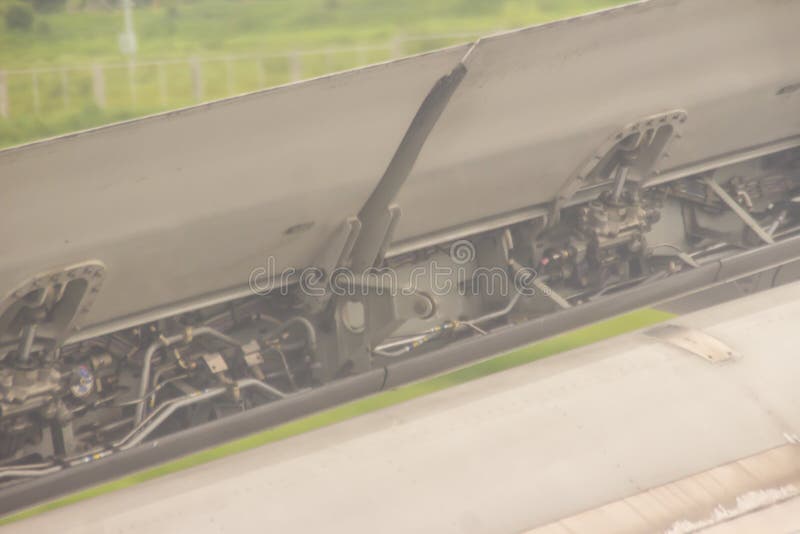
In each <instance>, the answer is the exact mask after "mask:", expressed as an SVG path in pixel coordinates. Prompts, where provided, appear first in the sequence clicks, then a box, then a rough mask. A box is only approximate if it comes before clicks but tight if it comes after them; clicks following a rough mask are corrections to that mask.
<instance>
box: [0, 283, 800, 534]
mask: <svg viewBox="0 0 800 534" xmlns="http://www.w3.org/2000/svg"><path fill="white" fill-rule="evenodd" d="M798 321H800V284H794V285H791V286H786V287H783V288H780V289H776V290H771V291H767V292H764V293H760V294H757V295H754V296H751V297H747V298H744V299H741V300H737V301H733V302H730V303H727V304H724V305H721V306H718V307H715V308H711V309H709V310H705V311H702V312H698V313H695V314H691V315H688V316H686V317H683V318H680V319H678V320H676V321H675V324H680V325H683V326H689V325H690V326H692V327H693V328H697V329H702V330H704V331H705V332H707V333H708V334H709V335H713V336H714V337H715V338H717V339H719V340H720V341H722V342H724V343H726V344H727V345H729V346H730V347H732V348H734V350H736V352H737V354H739V356H738V357H737V358H735V359H732V360H730V361H728V362H724V363H721V364H719V365H709V364H708V362H706V361H705V360H703V359H701V358H698V357H696V356H693V355H691V354H689V353H687V352H685V351H684V350H682V349H679V348H676V347H673V346H670V345H668V344H664V343H663V342H661V341H658V340H655V339H652V338H650V337H648V336H645V335H642V334H640V333H635V334H631V335H626V336H622V337H619V338H615V339H612V340H609V341H607V342H603V343H599V344H596V345H591V346H588V347H585V348H582V349H578V350H575V351H572V352H569V353H566V354H564V355H561V356H557V357H553V358H550V359H548V360H543V361H540V362H536V363H533V364H529V365H527V366H524V367H521V368H517V369H515V370H513V371H508V372H503V373H500V374H497V375H493V376H490V377H487V378H484V379H481V380H479V381H476V382H471V383H467V384H464V385H460V386H455V387H453V388H450V389H447V390H444V391H440V392H438V393H434V394H431V395H428V396H425V397H422V398H419V399H416V400H414V401H410V402H407V403H405V404H401V405H397V406H394V407H392V408H388V409H386V410H382V411H379V412H374V413H372V414H369V415H365V416H361V417H358V418H355V419H352V420H349V421H346V422H344V423H341V424H337V425H335V426H332V427H327V428H324V429H321V430H317V431H314V432H311V433H308V434H305V435H301V436H298V437H295V438H291V439H288V440H286V441H283V442H278V443H274V444H271V445H267V446H264V447H262V448H259V449H254V450H251V451H248V452H246V453H242V454H239V455H236V456H232V457H229V458H226V459H224V460H219V461H216V462H213V463H210V464H206V465H203V466H200V467H196V468H192V469H190V470H187V471H184V472H180V473H176V474H173V475H169V476H167V477H164V478H161V479H156V480H152V481H149V482H145V483H142V484H140V485H138V486H135V487H132V488H128V489H125V490H122V491H118V492H115V493H111V494H107V495H104V496H101V497H98V498H95V499H93V500H90V501H87V502H83V503H80V504H78V505H73V506H69V507H66V508H63V509H59V510H56V511H53V512H49V513H45V514H43V515H40V516H37V517H35V518H32V519H29V520H26V521H23V522H20V523H15V524H12V525H11V526H10V527H9V528H7V529H6V530H5V531H9V532H15V533H26V532H31V533H33V532H36V533H38V532H43V531H48V530H50V529H52V528H53V527H54V526H55V525H58V529H59V531H60V532H64V533H73V532H74V533H77V532H80V533H86V534H88V533H95V532H103V533H115V532H144V531H147V532H170V533H181V532H191V533H193V534H197V533H205V532H263V531H265V530H280V531H282V532H348V533H350V532H376V531H379V532H410V531H414V532H420V531H424V532H519V531H522V530H525V529H530V528H534V527H536V526H539V525H544V524H547V523H550V522H552V521H556V520H558V519H561V518H564V517H567V516H571V515H574V514H577V513H579V512H582V511H585V510H588V509H591V508H596V507H599V506H601V505H604V504H606V503H608V502H612V501H616V500H619V499H623V498H625V497H628V496H632V495H637V494H639V493H640V492H642V491H644V490H647V489H649V488H655V487H657V486H661V485H664V484H667V483H669V482H672V481H675V480H679V479H682V478H686V477H689V476H691V475H694V474H697V473H700V472H702V471H706V470H709V469H712V468H714V467H716V466H719V465H722V464H725V463H729V462H734V461H736V460H739V459H741V458H744V457H749V456H753V455H755V454H759V453H762V452H764V451H766V450H768V449H772V448H775V447H778V446H781V445H785V444H786V439H787V438H786V435H792V434H796V433H797V432H798V431H800V410H798V407H800V390H798V388H797V387H796V376H797V375H798V373H800V360H798V359H797V358H796V354H795V351H794V350H793V348H792V345H790V344H787V343H786V341H785V340H786V337H787V336H790V335H792V333H793V332H794V330H795V329H796V325H797V322H798ZM667 513H668V511H667ZM682 518H683V517H676V519H682Z"/></svg>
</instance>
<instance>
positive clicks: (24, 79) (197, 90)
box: [0, 33, 478, 118]
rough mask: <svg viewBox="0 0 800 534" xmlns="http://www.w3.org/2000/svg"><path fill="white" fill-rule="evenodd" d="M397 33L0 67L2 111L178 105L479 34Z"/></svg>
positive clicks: (24, 112)
mask: <svg viewBox="0 0 800 534" xmlns="http://www.w3.org/2000/svg"><path fill="white" fill-rule="evenodd" d="M477 36H478V35H477V34H471V33H456V34H446V35H424V36H407V37H403V36H399V37H396V38H394V39H392V40H391V41H390V42H387V43H384V44H377V45H363V46H351V47H339V48H325V49H320V50H305V51H294V52H288V53H280V54H248V55H235V56H225V57H206V58H188V59H168V60H149V61H135V60H131V61H129V62H127V63H95V64H91V65H64V66H59V67H48V68H30V69H6V70H3V69H2V68H0V117H2V118H10V117H12V116H15V117H16V116H35V117H42V116H47V115H48V114H53V113H61V112H71V111H79V110H81V109H85V108H86V107H87V106H94V107H96V108H98V109H102V110H117V109H124V110H142V111H155V110H159V109H168V108H176V107H181V106H186V105H190V104H194V103H199V102H203V101H207V100H213V99H216V98H223V97H225V96H230V95H234V94H239V93H243V92H247V91H253V90H256V89H262V88H265V87H271V86H275V85H280V84H282V83H286V82H291V81H297V80H301V79H305V78H310V77H314V76H319V75H322V74H326V73H330V72H336V71H340V70H346V69H349V68H354V67H358V66H362V65H367V64H370V63H376V62H380V61H385V60H388V59H393V58H397V57H401V56H403V55H407V54H412V53H417V52H423V51H427V50H432V49H436V48H441V47H443V46H448V45H451V44H455V43H457V42H464V41H465V40H470V39H473V38H476V37H477Z"/></svg>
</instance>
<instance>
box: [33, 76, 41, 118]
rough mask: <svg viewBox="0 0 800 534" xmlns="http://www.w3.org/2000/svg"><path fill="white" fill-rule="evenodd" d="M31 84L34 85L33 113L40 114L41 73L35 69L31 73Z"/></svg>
mask: <svg viewBox="0 0 800 534" xmlns="http://www.w3.org/2000/svg"><path fill="white" fill-rule="evenodd" d="M31 85H32V86H33V114H34V115H35V116H39V111H40V107H39V106H40V103H41V102H40V100H39V73H38V72H36V71H33V72H32V73H31Z"/></svg>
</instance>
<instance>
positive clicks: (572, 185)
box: [548, 109, 687, 228]
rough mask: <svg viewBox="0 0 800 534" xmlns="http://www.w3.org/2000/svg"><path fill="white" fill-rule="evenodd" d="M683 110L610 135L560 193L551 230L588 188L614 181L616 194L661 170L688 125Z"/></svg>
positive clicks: (555, 205)
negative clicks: (566, 209) (583, 190)
mask: <svg viewBox="0 0 800 534" xmlns="http://www.w3.org/2000/svg"><path fill="white" fill-rule="evenodd" d="M686 118H687V113H686V112H685V111H683V110H681V109H676V110H672V111H667V112H665V113H658V114H656V115H651V116H649V117H644V118H642V119H641V120H639V121H636V122H633V123H630V124H628V125H627V126H625V127H624V128H622V129H621V130H619V131H618V132H616V133H615V134H614V135H612V136H610V137H609V138H608V139H607V140H606V141H605V142H604V143H603V144H602V145H600V147H599V148H598V149H597V150H596V151H595V153H594V154H592V156H591V157H590V158H589V159H588V160H587V161H586V162H585V163H584V164H583V165H582V166H581V167H580V168H579V169H578V170H577V172H576V173H575V174H574V175H573V176H572V177H571V178H570V179H569V180H567V182H566V183H565V184H564V186H563V187H562V188H561V190H560V191H559V192H558V195H557V196H556V198H555V200H553V203H552V205H551V207H550V218H549V223H548V224H549V227H551V228H552V227H554V226H556V225H557V224H558V222H559V220H560V217H561V210H562V209H563V208H564V206H566V205H567V203H568V202H569V200H570V199H571V198H572V197H573V196H575V194H576V193H577V192H578V191H580V190H581V189H583V188H584V187H586V186H589V185H594V184H597V183H602V182H605V181H611V180H614V181H615V182H616V183H615V190H619V191H615V195H617V194H619V193H621V190H622V189H623V188H624V186H625V183H626V182H628V181H632V182H636V183H642V182H643V181H644V180H646V179H647V178H649V177H650V175H652V174H658V173H660V172H661V169H660V168H659V167H658V163H659V161H661V160H662V159H664V158H667V157H669V153H668V152H667V147H668V146H669V144H670V143H671V142H672V141H673V139H677V138H680V137H681V134H680V131H679V127H680V125H681V124H683V123H684V122H686Z"/></svg>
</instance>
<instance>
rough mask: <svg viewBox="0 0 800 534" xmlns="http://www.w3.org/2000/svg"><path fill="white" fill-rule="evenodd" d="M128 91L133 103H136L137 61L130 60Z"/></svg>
mask: <svg viewBox="0 0 800 534" xmlns="http://www.w3.org/2000/svg"><path fill="white" fill-rule="evenodd" d="M128 93H129V94H130V97H131V104H133V105H134V106H135V105H136V100H137V99H136V96H137V95H136V63H135V62H134V61H133V60H130V61H128Z"/></svg>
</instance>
